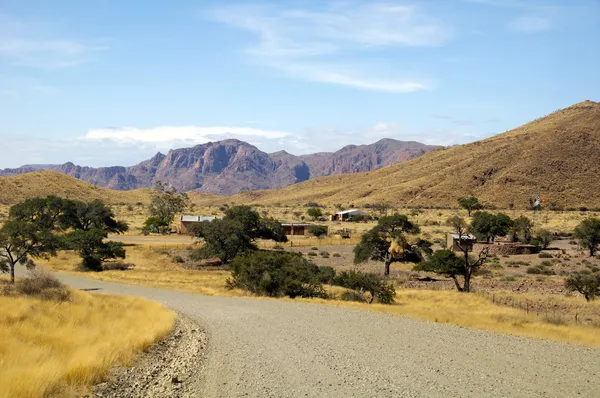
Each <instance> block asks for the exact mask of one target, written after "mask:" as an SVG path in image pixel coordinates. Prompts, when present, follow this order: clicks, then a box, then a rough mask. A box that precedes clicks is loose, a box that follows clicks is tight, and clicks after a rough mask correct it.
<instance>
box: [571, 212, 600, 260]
mask: <svg viewBox="0 0 600 398" xmlns="http://www.w3.org/2000/svg"><path fill="white" fill-rule="evenodd" d="M573 236H574V237H575V239H577V240H579V245H580V246H581V247H582V248H584V249H587V250H589V252H590V257H593V256H594V254H595V253H596V250H598V245H600V218H588V219H586V220H583V221H582V222H581V223H580V224H579V225H577V226H576V227H575V230H574V231H573Z"/></svg>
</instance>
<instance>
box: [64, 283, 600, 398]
mask: <svg viewBox="0 0 600 398" xmlns="http://www.w3.org/2000/svg"><path fill="white" fill-rule="evenodd" d="M60 278H61V279H62V280H63V281H64V282H66V283H68V284H70V285H71V286H73V287H76V288H88V289H99V291H102V292H107V293H116V294H127V295H137V296H143V297H147V298H149V299H153V300H157V301H159V302H161V303H164V304H165V305H167V306H169V307H171V308H173V309H175V310H176V311H178V312H180V313H182V314H185V315H186V316H187V317H189V318H190V319H192V320H194V321H195V322H197V323H198V324H199V325H200V326H201V327H202V328H204V329H206V331H207V335H208V349H207V358H206V361H205V362H204V363H203V364H198V366H199V367H201V369H203V370H202V372H201V374H202V377H201V378H200V379H199V380H200V381H199V382H198V383H197V384H195V385H197V386H198V387H197V389H196V390H195V391H194V393H192V394H191V395H190V396H198V397H239V396H250V397H304V396H307V397H367V396H369V397H373V396H377V397H599V396H600V350H597V349H590V348H585V347H580V346H574V345H568V344H562V343H554V342H549V341H543V340H536V339H528V338H520V337H514V336H508V335H502V334H496V333H490V332H485V331H479V330H471V329H466V328H461V327H454V326H449V325H444V324H436V323H429V322H423V321H418V320H413V319H409V318H403V317H393V316H388V315H384V314H380V313H374V312H369V311H358V310H350V309H345V308H337V307H332V306H325V305H317V304H307V303H294V302H282V301H276V300H260V299H240V298H226V297H207V296H201V295H194V294H187V293H180V292H171V291H164V290H159V289H152V288H146V287H141V286H132V285H122V284H116V283H106V282H100V281H94V280H88V279H85V278H80V277H74V276H66V275H61V276H60ZM590 332H591V331H590ZM183 384H186V383H185V382H184V383H183ZM167 396H168V395H167Z"/></svg>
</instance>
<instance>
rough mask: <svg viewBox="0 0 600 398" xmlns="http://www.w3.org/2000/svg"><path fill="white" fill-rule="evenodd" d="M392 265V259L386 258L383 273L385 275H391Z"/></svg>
mask: <svg viewBox="0 0 600 398" xmlns="http://www.w3.org/2000/svg"><path fill="white" fill-rule="evenodd" d="M391 265H392V260H391V259H389V260H385V271H384V272H383V274H384V275H385V276H390V266H391Z"/></svg>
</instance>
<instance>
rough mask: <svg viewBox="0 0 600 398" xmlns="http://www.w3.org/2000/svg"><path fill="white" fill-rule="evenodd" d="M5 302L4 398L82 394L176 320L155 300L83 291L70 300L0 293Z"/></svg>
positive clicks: (1, 338) (1, 323) (0, 389)
mask: <svg viewBox="0 0 600 398" xmlns="http://www.w3.org/2000/svg"><path fill="white" fill-rule="evenodd" d="M0 308H2V311H1V312H0V397H45V396H74V395H76V394H81V393H83V392H85V390H86V388H87V387H88V386H90V385H91V384H92V383H94V382H98V381H100V380H102V378H103V377H104V376H105V374H106V373H107V371H108V370H109V369H110V367H111V366H114V365H115V364H117V363H124V364H127V363H128V362H130V361H131V360H132V359H133V358H134V356H135V354H136V352H138V351H140V350H144V349H146V348H147V347H149V346H150V345H151V344H153V343H154V342H155V341H157V340H158V339H160V338H162V337H164V336H166V335H167V334H168V332H169V331H170V330H171V329H172V325H173V321H174V314H173V313H172V312H171V311H168V310H166V309H165V308H164V307H162V306H161V305H160V304H158V303H155V302H151V301H147V300H144V299H140V298H135V297H126V296H118V297H117V296H109V295H104V294H90V293H84V292H79V291H73V292H72V301H71V302H64V303H56V302H53V301H42V300H39V299H34V298H26V297H18V298H15V297H1V296H0Z"/></svg>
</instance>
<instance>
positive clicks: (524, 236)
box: [509, 216, 533, 243]
mask: <svg viewBox="0 0 600 398" xmlns="http://www.w3.org/2000/svg"><path fill="white" fill-rule="evenodd" d="M509 232H510V235H511V240H512V241H513V242H521V243H529V242H531V239H532V234H533V221H531V220H530V219H529V218H527V217H525V216H520V217H518V218H515V219H514V220H513V221H512V223H511V225H510V230H509Z"/></svg>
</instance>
